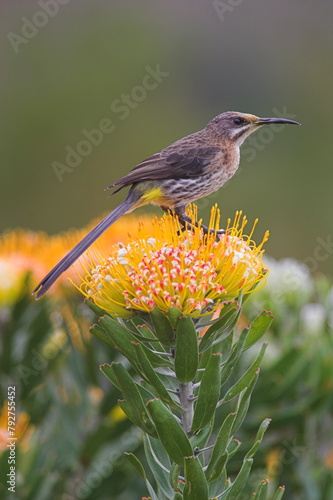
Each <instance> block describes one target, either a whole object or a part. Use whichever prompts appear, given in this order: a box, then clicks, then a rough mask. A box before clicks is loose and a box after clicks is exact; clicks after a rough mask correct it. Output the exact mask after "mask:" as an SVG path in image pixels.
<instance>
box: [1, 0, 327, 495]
mask: <svg viewBox="0 0 333 500" xmlns="http://www.w3.org/2000/svg"><path fill="white" fill-rule="evenodd" d="M46 4H47V5H48V7H45V5H46ZM42 5H44V7H42ZM0 9H1V16H0V30H1V40H2V43H1V44H0V67H1V79H0V86H1V92H0V102H1V124H0V127H1V134H0V148H1V149H0V150H1V153H0V156H1V197H0V233H1V232H2V231H5V230H11V229H15V228H19V227H20V228H23V229H24V230H25V229H31V230H33V231H44V232H47V233H49V234H50V235H55V237H54V238H53V239H52V238H50V240H47V239H45V238H46V237H45V236H43V235H40V234H38V235H36V233H33V236H31V234H32V233H31V234H30V233H29V235H27V234H26V233H25V232H23V233H17V232H14V233H5V236H4V237H3V238H1V237H0V278H1V285H3V286H0V329H1V350H0V369H1V384H0V392H1V402H2V401H4V400H5V399H6V395H7V387H8V386H11V385H12V384H14V385H15V386H16V388H17V411H18V412H19V415H18V416H19V417H20V432H21V434H22V440H21V442H20V446H19V449H18V462H19V470H20V477H19V478H18V485H19V487H20V492H19V493H18V495H19V496H18V497H17V498H20V499H21V498H22V499H24V500H44V499H49V498H52V499H56V500H57V499H60V500H74V499H88V500H110V499H111V500H137V499H138V498H141V496H143V495H144V494H145V493H146V490H145V488H144V485H143V484H142V482H141V481H140V479H139V478H138V477H137V475H136V473H135V471H133V470H132V469H131V467H130V466H129V465H126V463H124V460H123V459H122V452H123V451H126V450H127V451H128V450H130V451H133V452H135V453H137V454H138V455H139V456H142V454H143V452H142V442H141V438H140V436H139V435H138V434H137V433H136V431H135V429H134V428H133V427H132V426H131V425H130V423H129V422H128V421H127V420H126V419H124V418H123V415H122V414H121V412H119V408H118V406H117V398H119V393H118V392H117V391H116V390H115V389H114V388H113V387H112V386H111V385H110V384H109V383H108V381H107V380H105V379H104V378H103V377H102V376H101V374H100V373H99V371H98V364H99V363H103V362H110V361H111V360H112V359H115V357H116V356H117V355H116V353H115V352H114V351H112V349H111V348H110V349H108V348H105V346H102V345H100V344H101V343H100V342H98V341H97V340H96V339H92V337H91V335H90V333H89V331H88V327H89V325H90V324H91V323H92V322H93V321H94V318H93V316H92V315H91V314H90V313H89V311H88V310H87V309H86V308H84V307H83V306H82V299H81V297H80V296H79V297H77V296H75V295H74V293H75V290H74V289H73V290H72V291H70V288H69V287H66V286H64V283H62V284H61V286H63V290H62V292H61V293H60V292H59V289H55V292H54V294H52V293H51V294H49V296H48V297H46V298H45V299H43V301H40V302H39V303H37V304H36V303H35V302H34V301H33V300H32V299H31V295H30V292H31V288H32V287H33V285H34V284H36V281H37V279H38V278H41V277H42V275H43V274H44V272H46V271H47V270H48V268H49V267H50V265H51V262H52V263H55V261H56V260H57V259H58V257H59V255H60V254H61V252H64V251H65V250H66V249H69V248H70V247H71V246H72V245H73V244H74V242H75V241H77V240H78V238H79V237H80V236H82V234H83V233H82V232H81V231H78V232H73V231H71V232H70V233H66V235H65V236H64V239H60V240H59V238H58V237H57V235H58V233H59V232H62V231H67V230H71V229H81V228H83V227H85V229H84V231H86V230H87V229H86V225H87V224H88V223H89V222H90V221H91V220H92V219H93V218H98V217H100V216H101V214H102V213H104V212H106V211H109V210H110V209H113V208H114V207H115V206H116V205H117V204H118V203H119V202H120V201H121V200H122V199H123V197H124V192H121V193H119V194H117V195H115V196H114V197H112V198H107V193H106V192H104V188H105V187H106V186H108V185H109V184H111V183H112V182H113V181H115V180H116V179H117V178H119V177H120V176H122V175H124V174H125V173H126V172H128V170H130V169H131V168H132V167H133V166H134V165H135V164H137V163H138V162H139V161H141V160H142V159H144V158H145V157H147V156H149V155H151V154H152V153H154V152H156V151H158V150H160V149H161V148H163V147H165V146H167V145H169V144H170V143H171V142H173V141H175V140H177V139H179V138H180V137H182V136H184V135H187V134H189V133H191V132H194V131H196V130H199V129H201V128H203V127H204V126H205V125H206V123H207V122H208V121H209V120H210V119H211V118H212V117H213V116H215V115H216V114H219V113H221V112H223V111H227V110H237V111H244V112H249V113H254V114H257V115H259V116H263V117H266V116H267V117H268V116H284V117H286V118H291V119H294V120H297V121H299V122H301V123H302V127H293V126H289V127H288V126H286V127H282V128H279V129H273V128H271V129H268V128H266V129H261V131H259V132H258V133H257V134H256V135H254V136H252V137H251V139H250V140H248V141H247V142H246V143H245V144H244V145H243V147H242V160H241V166H240V169H239V172H238V174H237V175H236V176H235V177H234V178H233V179H232V180H231V181H230V182H229V183H228V184H227V185H226V186H224V187H223V189H222V190H220V191H219V192H218V193H216V194H215V195H212V196H211V197H209V198H208V199H203V200H200V201H199V203H198V205H199V210H200V215H201V216H202V217H203V218H204V220H207V218H208V215H209V209H210V207H211V205H212V204H213V203H216V202H217V203H218V204H219V206H220V208H221V211H222V220H223V219H226V218H228V217H232V216H233V214H234V212H235V211H236V210H239V209H242V210H243V211H244V212H245V213H246V214H247V216H248V218H249V219H250V221H253V220H254V219H255V218H256V217H258V218H259V224H258V227H257V230H256V235H257V240H260V237H261V236H262V234H263V233H264V231H265V230H266V229H270V232H271V236H270V239H269V241H268V243H267V244H266V251H267V254H268V255H269V256H270V257H271V258H274V259H282V258H285V257H288V258H290V257H292V258H294V259H298V262H296V261H290V260H282V261H280V262H277V261H275V260H270V261H269V265H270V267H271V278H270V282H269V284H268V286H267V288H265V289H263V291H262V292H258V295H257V296H256V297H257V298H256V299H255V300H252V301H249V302H248V303H247V305H246V308H245V312H244V314H245V319H244V320H246V318H250V319H251V318H253V317H254V316H255V315H256V314H258V313H259V312H260V311H261V310H262V309H263V308H266V309H271V310H273V312H274V314H275V316H276V320H275V322H274V323H273V327H272V329H271V330H270V332H269V334H268V335H267V339H268V341H269V343H270V348H269V350H268V351H267V356H266V358H267V360H266V364H265V365H264V367H263V374H262V376H261V378H260V382H259V384H258V387H257V388H256V391H255V394H254V397H253V403H252V405H251V407H250V415H249V418H248V420H247V421H246V423H245V424H244V428H243V430H242V433H241V435H240V436H239V437H240V439H242V440H244V442H245V446H246V443H247V442H249V439H252V441H253V438H254V436H255V432H256V429H257V428H258V423H259V422H260V421H261V420H262V419H263V418H265V417H272V418H273V421H272V424H271V428H270V429H269V431H268V433H267V438H265V441H264V443H263V450H262V452H261V455H258V458H257V461H256V469H255V477H254V478H253V481H254V482H255V481H257V482H258V481H260V479H262V478H264V477H267V476H268V477H269V478H270V481H271V483H272V485H273V486H275V485H279V484H286V486H287V493H286V495H285V497H284V498H286V499H287V500H289V499H291V500H329V499H331V498H333V482H332V470H333V446H332V442H331V436H332V429H333V422H332V414H333V400H332V393H333V387H332V380H333V372H332V366H333V359H332V352H333V341H332V338H333V333H332V332H333V315H332V309H333V288H332V263H333V243H332V242H333V229H332V212H333V196H332V186H333V169H332V153H333V142H332V133H333V121H332V117H331V114H332V83H333V64H332V49H333V34H332V21H333V3H332V2H331V1H330V0H321V1H320V2H318V1H314V0H294V1H292V2H291V1H287V0H280V1H276V0H252V1H251V2H246V1H242V0H214V1H209V2H206V1H204V0H200V1H198V0H196V1H190V0H182V1H181V2H179V1H175V0H164V1H162V0H161V1H153V0H149V1H148V0H142V1H140V2H135V1H133V0H132V1H128V0H112V1H109V2H107V1H101V0H94V1H85V0H81V1H78V0H76V1H75V0H67V1H66V0H53V1H51V0H50V2H48V1H47V0H45V1H43V0H39V1H31V0H26V1H23V0H21V1H16V0H11V1H9V0H2V2H1V4H0ZM47 9H49V10H48V13H47V14H45V12H47ZM41 13H42V14H41ZM156 72H157V76H155V77H154V76H150V77H149V78H148V75H152V74H153V75H154V74H155V75H156ZM147 82H148V85H149V86H150V87H154V88H149V89H147V88H144V87H143V85H146V86H147ZM106 120H109V121H106ZM111 122H112V124H111ZM100 127H102V128H103V134H102V135H101V133H100V132H99V133H96V131H95V132H92V131H93V130H96V129H98V128H100ZM87 135H89V136H90V145H89V143H88V146H87V142H82V141H87ZM91 138H93V139H91ZM93 141H95V143H96V144H91V142H93ZM69 151H70V160H72V161H73V162H74V164H75V165H76V166H73V164H72V165H70V164H69V163H66V156H67V155H68V153H69ZM73 151H74V153H73ZM78 151H79V156H78V154H77V152H78ZM75 152H76V153H75ZM61 165H62V166H61ZM61 169H63V170H61ZM140 212H141V214H140V217H144V212H148V217H150V215H151V214H152V213H157V214H158V213H160V211H159V209H158V208H153V207H148V208H146V209H145V211H144V210H143V209H140ZM146 221H148V219H146ZM146 223H147V224H148V222H146ZM135 227H136V223H135V222H133V220H132V219H131V220H129V221H126V222H121V223H120V225H118V226H117V228H114V231H115V232H113V233H112V232H110V236H109V237H108V236H107V237H106V239H105V243H104V244H105V245H106V244H107V243H108V242H109V244H111V243H112V242H114V241H118V239H119V238H120V235H122V234H123V233H124V231H127V229H130V230H131V231H135ZM111 233H112V234H111ZM107 238H109V239H107ZM45 249H47V250H45ZM19 250H22V253H23V257H22V255H19V257H17V255H18V254H19ZM12 256H15V258H12ZM2 257H4V259H6V260H8V262H9V263H10V266H11V273H12V274H11V276H15V279H16V271H17V270H20V269H21V268H22V269H24V270H25V271H26V270H32V275H31V276H30V279H29V276H26V275H25V280H26V282H25V285H24V287H23V289H21V288H19V287H21V284H20V285H18V284H17V283H18V281H17V283H16V282H15V279H14V280H13V281H14V282H15V283H14V285H13V286H12V283H9V285H8V286H9V288H8V289H10V290H11V292H10V293H11V295H8V293H7V292H6V286H7V282H6V281H5V278H7V276H8V272H9V271H8V268H6V267H5V266H4V264H3V261H2ZM1 266H2V267H1ZM13 266H14V267H13ZM29 266H30V267H29ZM306 266H307V267H306ZM3 269H5V271H3ZM5 273H7V274H5ZM17 280H21V281H22V273H21V275H20V276H19V277H18V278H17ZM21 281H20V283H21ZM6 293H7V295H6ZM254 354H255V353H254ZM249 359H250V358H249ZM249 359H246V360H245V361H243V362H242V363H243V364H241V365H240V367H239V373H242V369H243V370H244V367H245V366H246V363H249ZM233 381H234V380H233ZM231 383H232V381H231ZM3 426H4V424H3V417H1V416H0V430H1V429H2V428H3ZM2 452H3V449H2V448H1V440H0V470H2V471H4V470H6V469H5V466H6V463H7V455H6V453H2ZM238 466H239V463H238V462H237V457H236V458H235V462H234V467H235V469H234V470H235V471H236V470H237V467H238ZM231 472H233V471H231ZM1 481H2V484H1ZM253 484H254V483H253ZM256 484H257V483H256ZM251 487H252V484H251ZM249 491H251V489H250V490H249ZM0 498H6V499H7V498H9V499H10V500H12V498H14V497H13V495H12V494H11V493H9V492H8V491H7V489H6V487H5V486H4V482H3V476H1V478H0ZM244 498H245V497H244ZM246 498H247V497H246Z"/></svg>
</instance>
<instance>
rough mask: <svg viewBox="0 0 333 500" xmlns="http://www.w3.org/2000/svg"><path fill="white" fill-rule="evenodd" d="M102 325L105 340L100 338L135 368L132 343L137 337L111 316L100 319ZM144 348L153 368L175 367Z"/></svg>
mask: <svg viewBox="0 0 333 500" xmlns="http://www.w3.org/2000/svg"><path fill="white" fill-rule="evenodd" d="M100 323H101V325H102V326H103V328H104V332H105V333H104V335H103V338H102V337H99V338H101V340H103V341H104V342H106V343H108V344H110V345H112V346H113V347H114V348H115V349H117V350H118V351H120V352H121V353H122V354H123V355H124V356H125V357H126V358H127V359H128V360H129V361H130V362H131V363H132V364H133V365H134V367H135V365H136V354H135V350H134V346H133V345H132V341H133V340H134V341H136V340H137V339H136V338H135V336H134V335H133V334H132V333H131V332H130V331H129V330H127V329H126V328H124V327H123V326H121V325H120V324H119V323H118V321H116V320H114V319H112V318H110V317H109V316H103V318H100ZM94 333H95V332H94ZM97 336H98V335H97ZM142 347H143V349H144V351H145V353H146V356H147V358H148V359H149V361H150V362H151V363H152V365H153V366H168V367H172V366H173V365H172V363H171V361H170V360H168V359H165V358H163V357H161V356H158V355H157V354H155V353H153V352H152V351H150V350H149V349H148V347H146V346H145V345H143V346H142Z"/></svg>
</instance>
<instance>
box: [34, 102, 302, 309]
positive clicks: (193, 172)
mask: <svg viewBox="0 0 333 500" xmlns="http://www.w3.org/2000/svg"><path fill="white" fill-rule="evenodd" d="M274 123H281V124H282V123H283V124H294V125H300V123H298V122H296V121H293V120H289V119H285V118H259V117H258V116H255V115H252V114H248V113H239V112H236V111H227V112H224V113H221V114H219V115H217V116H215V118H213V119H212V120H211V121H210V122H209V123H208V124H207V125H206V127H204V128H203V129H202V130H199V131H198V132H194V133H192V134H190V135H187V136H186V137H183V138H182V139H179V140H178V141H176V142H174V143H172V144H171V145H170V146H167V147H166V148H165V149H162V150H161V151H159V152H158V153H155V154H153V155H152V156H149V157H148V158H146V159H145V160H143V161H141V162H140V163H139V164H138V165H136V166H135V167H134V168H133V169H132V170H130V172H129V173H128V174H127V175H125V176H124V177H121V178H120V179H118V180H117V181H115V182H114V183H113V184H111V185H110V186H108V187H107V188H106V189H111V188H115V190H114V191H113V193H112V195H113V194H115V193H117V192H118V191H120V190H121V189H123V188H125V187H127V186H130V189H129V191H128V194H127V196H126V198H125V199H124V201H123V202H121V203H120V204H119V205H118V206H117V207H116V208H115V209H114V210H113V211H112V212H110V213H109V214H108V215H107V216H106V217H105V218H104V219H103V220H102V221H101V222H100V223H99V224H97V226H96V227H94V228H93V229H92V230H91V231H90V232H89V233H88V234H87V235H86V236H85V237H84V238H83V239H82V240H81V241H79V243H77V245H76V246H75V247H74V248H73V249H72V250H70V251H69V252H68V253H67V254H66V255H65V256H64V257H63V258H62V259H61V260H60V261H59V262H58V264H56V266H55V267H54V268H53V269H51V271H50V272H49V273H48V274H47V275H46V276H45V277H44V278H43V279H42V281H41V282H40V283H39V284H38V285H37V286H36V288H35V289H34V290H33V292H32V293H33V294H34V296H35V298H36V299H39V298H40V297H42V296H43V295H44V294H45V292H46V291H47V290H48V289H49V288H50V287H51V286H52V285H53V283H54V282H55V281H56V280H57V279H58V278H59V276H60V275H61V274H62V273H63V272H64V271H66V270H67V269H68V268H69V267H70V266H71V265H72V264H74V262H75V261H76V260H77V259H78V258H79V257H80V256H81V255H82V254H83V253H84V252H85V251H86V250H87V249H88V248H89V247H90V246H91V245H92V244H93V243H94V241H95V240H97V238H99V236H101V234H103V233H104V231H106V230H107V229H108V228H109V227H110V226H111V225H112V224H113V223H114V222H115V221H116V220H118V219H119V218H120V217H121V216H122V215H124V214H126V213H129V212H132V211H133V210H135V209H136V208H138V207H141V206H143V205H147V204H150V203H152V204H155V205H159V206H160V207H161V208H162V209H163V210H164V211H167V212H169V211H172V213H173V214H174V215H175V216H176V217H178V220H179V222H180V223H181V225H183V226H184V227H186V225H198V222H197V221H193V220H191V219H190V217H188V216H187V214H186V206H187V205H188V204H189V203H192V202H194V201H196V200H198V199H200V198H202V197H204V196H207V195H209V194H211V193H213V192H215V191H217V190H218V189H219V188H221V187H222V186H223V185H224V184H225V183H226V182H227V181H228V180H229V179H230V178H231V177H232V176H233V175H234V174H235V173H236V171H237V169H238V166H239V162H240V146H241V145H242V144H243V142H244V140H245V139H246V138H247V137H248V136H249V135H250V134H252V133H253V132H255V131H256V130H258V129H259V128H260V127H262V126H266V125H270V124H274ZM201 227H202V229H203V230H204V231H207V230H208V228H207V227H206V226H204V225H201ZM221 232H223V230H221Z"/></svg>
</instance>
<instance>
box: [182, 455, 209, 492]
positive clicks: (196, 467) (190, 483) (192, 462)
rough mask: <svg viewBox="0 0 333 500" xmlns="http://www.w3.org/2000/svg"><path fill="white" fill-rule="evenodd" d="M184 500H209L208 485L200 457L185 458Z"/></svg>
mask: <svg viewBox="0 0 333 500" xmlns="http://www.w3.org/2000/svg"><path fill="white" fill-rule="evenodd" d="M184 462H185V468H184V476H185V486H184V491H183V498H184V500H208V484H207V479H206V476H205V474H204V472H203V470H202V466H201V463H200V461H199V458H198V457H194V456H192V457H185V459H184Z"/></svg>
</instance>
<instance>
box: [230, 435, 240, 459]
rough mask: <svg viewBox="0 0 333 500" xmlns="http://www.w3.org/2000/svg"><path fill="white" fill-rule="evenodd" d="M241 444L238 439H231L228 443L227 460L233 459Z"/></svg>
mask: <svg viewBox="0 0 333 500" xmlns="http://www.w3.org/2000/svg"><path fill="white" fill-rule="evenodd" d="M241 444H242V443H241V442H240V441H239V440H238V439H232V440H231V441H230V443H229V444H228V448H227V451H228V456H229V458H231V457H233V456H234V455H235V454H236V453H237V451H238V448H239V447H240V445H241Z"/></svg>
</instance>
